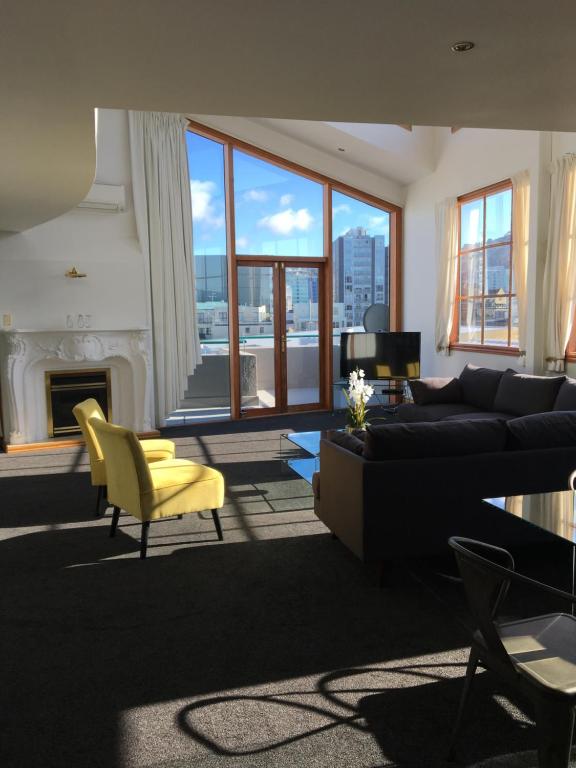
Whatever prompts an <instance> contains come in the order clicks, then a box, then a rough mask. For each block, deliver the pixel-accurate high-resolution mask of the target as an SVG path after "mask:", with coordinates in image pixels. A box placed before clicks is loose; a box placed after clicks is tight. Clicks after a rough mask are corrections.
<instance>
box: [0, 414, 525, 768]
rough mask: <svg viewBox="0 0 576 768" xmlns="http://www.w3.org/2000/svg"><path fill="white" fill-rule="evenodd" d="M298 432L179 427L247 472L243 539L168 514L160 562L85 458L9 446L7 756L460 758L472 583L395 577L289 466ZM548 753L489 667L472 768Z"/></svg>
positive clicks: (184, 760) (340, 766)
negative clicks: (374, 564) (117, 511)
mask: <svg viewBox="0 0 576 768" xmlns="http://www.w3.org/2000/svg"><path fill="white" fill-rule="evenodd" d="M261 426H262V427H264V426H265V424H264V422H261ZM286 426H287V425H286V424H281V425H278V424H277V423H274V424H273V425H272V426H271V427H270V428H268V429H264V428H259V429H258V430H256V431H252V432H249V431H238V430H236V429H234V430H230V431H228V432H224V431H218V432H217V433H216V434H195V435H192V434H189V435H187V436H182V437H179V438H177V443H178V455H179V456H189V457H192V458H195V459H197V460H202V461H206V462H209V463H211V464H213V465H214V466H218V467H219V468H220V469H221V470H222V471H223V472H224V474H225V476H226V480H227V494H228V495H227V503H226V507H225V509H224V510H223V513H222V520H223V527H224V533H225V541H224V542H223V543H219V542H218V541H217V540H216V536H215V533H214V530H213V527H212V523H211V520H210V518H209V516H208V515H203V516H196V515H189V516H187V517H185V518H184V520H182V521H166V522H162V523H157V524H155V525H154V526H152V530H151V535H150V548H149V552H150V556H149V559H148V560H147V561H146V562H141V561H140V560H139V559H138V556H137V551H138V535H139V526H138V524H137V521H135V520H134V519H132V518H130V517H128V516H122V517H121V521H120V530H119V534H118V536H117V537H116V538H115V539H110V538H108V535H107V527H108V524H109V518H107V519H106V520H95V519H94V518H93V517H92V507H93V502H94V493H93V491H92V489H91V488H90V486H89V481H88V475H87V474H86V469H87V458H86V456H85V454H84V453H83V452H81V451H77V450H73V449H68V450H63V451H60V452H54V453H37V454H30V455H21V456H18V455H16V456H0V498H1V500H2V505H1V510H0V578H1V582H0V583H1V585H2V588H1V591H0V623H1V626H0V664H1V667H2V684H1V687H0V718H1V720H0V727H1V738H0V764H1V765H2V766H3V768H51V767H52V766H54V768H84V766H86V767H87V768H88V767H89V768H99V767H100V766H102V768H152V766H154V767H155V768H188V767H190V768H260V767H264V766H267V767H268V766H281V767H282V768H284V767H286V768H287V767H288V766H290V767H292V766H296V767H297V768H299V767H300V766H302V767H303V766H307V767H310V768H316V767H317V768H328V767H329V768H344V766H346V767H349V766H358V767H359V768H377V766H405V767H406V768H424V767H427V766H430V768H441V767H442V766H445V765H447V764H446V763H445V761H444V759H443V756H444V754H445V751H446V745H447V742H448V739H449V735H450V729H451V724H452V721H453V718H454V714H455V711H456V707H457V702H458V697H459V693H460V687H461V682H462V676H463V673H464V665H465V661H466V655H467V647H466V646H467V635H466V632H465V631H464V629H463V628H462V625H461V623H460V620H459V616H458V612H457V611H455V612H454V611H453V610H452V608H451V606H450V602H451V599H452V597H453V596H454V595H456V597H455V603H454V604H457V603H458V600H461V595H459V594H456V593H459V585H458V584H457V583H455V582H452V581H450V580H449V581H448V584H449V587H448V588H447V589H446V590H445V591H444V592H442V589H439V588H438V584H436V583H434V580H433V579H432V578H431V579H430V582H429V583H426V576H425V573H426V570H425V568H423V569H420V570H418V569H412V572H411V571H409V570H407V569H405V568H399V569H398V570H397V571H396V572H395V574H394V578H393V584H392V586H390V587H389V588H387V589H385V590H381V589H378V588H377V587H376V586H375V585H374V583H373V582H372V580H371V577H370V574H368V573H367V572H366V571H365V570H364V569H363V567H362V566H361V564H360V563H359V562H358V561H357V560H356V559H355V558H353V557H352V556H351V555H350V554H349V553H348V552H347V551H346V550H345V549H344V548H343V547H342V546H341V545H340V544H339V542H337V541H334V540H333V539H331V537H330V536H329V534H328V533H327V532H326V529H325V528H323V526H322V525H321V524H320V523H319V522H318V521H317V519H316V518H315V517H314V515H313V511H312V496H311V492H310V487H309V486H308V485H307V484H306V483H305V482H304V481H303V480H301V479H300V478H298V477H296V476H295V475H293V474H292V473H291V471H290V470H289V469H287V468H286V467H285V466H283V464H282V463H281V461H279V458H280V456H281V455H282V452H285V450H286V448H285V446H282V444H281V439H280V434H281V432H283V431H285V429H286ZM284 455H285V453H284ZM411 573H414V574H416V576H413V575H411ZM423 574H424V576H423ZM431 590H432V591H431ZM440 593H442V594H440ZM435 594H438V595H440V597H441V598H442V599H440V600H438V599H436V597H435V596H434V595H435ZM534 744H535V741H534V732H533V727H532V725H531V723H530V721H529V720H528V719H527V718H526V717H525V716H524V715H522V714H521V712H520V710H518V709H516V707H515V706H514V705H513V704H511V703H510V702H509V701H508V700H507V698H505V697H504V695H503V692H502V691H501V690H499V689H497V688H496V687H495V681H494V679H493V678H492V677H491V676H490V675H488V674H487V673H483V674H481V675H479V677H478V681H477V686H476V690H475V696H474V699H473V703H472V706H471V709H470V714H469V718H468V720H467V723H466V727H465V729H464V731H463V734H462V740H461V748H460V751H459V758H460V760H461V764H462V765H466V766H471V765H475V764H478V765H482V766H483V767H484V768H488V767H489V766H493V767H494V768H496V766H498V767H500V766H502V768H503V767H504V766H507V767H508V768H520V766H531V765H535V759H534V752H533V751H531V750H533V749H534Z"/></svg>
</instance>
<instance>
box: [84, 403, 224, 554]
mask: <svg viewBox="0 0 576 768" xmlns="http://www.w3.org/2000/svg"><path fill="white" fill-rule="evenodd" d="M88 424H89V425H90V427H91V428H92V429H93V430H94V432H95V433H96V438H97V440H98V443H99V445H100V447H101V450H102V453H103V455H104V460H105V462H106V479H107V487H108V500H109V501H110V503H111V504H113V505H114V514H113V516H112V526H111V528H110V536H114V534H115V533H116V527H117V525H118V518H119V517H120V510H121V509H124V510H125V511H126V512H129V513H130V514H131V515H134V517H137V518H138V519H139V520H141V521H142V537H141V543H140V557H141V558H142V559H144V558H145V557H146V548H147V545H148V530H149V528H150V522H151V521H152V520H160V519H162V518H165V517H173V516H175V515H177V516H181V515H183V514H186V513H188V512H202V511H203V510H205V509H210V510H211V511H212V518H213V520H214V525H215V528H216V533H217V535H218V539H219V540H220V541H222V539H223V538H224V537H223V534H222V527H221V525H220V518H219V516H218V509H220V508H221V507H222V506H223V504H224V478H223V477H222V475H221V473H220V472H218V471H217V470H216V469H212V468H210V467H205V466H203V465H202V464H196V463H194V462H193V461H188V460H187V459H164V460H163V461H157V462H154V463H148V462H147V461H146V456H145V454H144V451H143V448H142V443H141V442H140V441H139V440H138V438H137V437H136V435H135V434H134V432H132V431H131V430H129V429H124V427H117V426H115V425H114V424H108V423H107V422H106V421H103V420H102V419H99V418H91V419H89V420H88Z"/></svg>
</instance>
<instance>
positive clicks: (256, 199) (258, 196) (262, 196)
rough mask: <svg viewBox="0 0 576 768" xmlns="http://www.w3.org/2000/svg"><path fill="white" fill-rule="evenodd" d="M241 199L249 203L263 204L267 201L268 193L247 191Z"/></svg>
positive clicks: (257, 190) (260, 190)
mask: <svg viewBox="0 0 576 768" xmlns="http://www.w3.org/2000/svg"><path fill="white" fill-rule="evenodd" d="M243 198H244V200H247V201H248V202H250V203H265V202H266V200H268V192H265V191H264V190H263V189H249V190H248V192H244V194H243Z"/></svg>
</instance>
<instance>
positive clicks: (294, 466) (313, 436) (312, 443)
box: [280, 430, 326, 485]
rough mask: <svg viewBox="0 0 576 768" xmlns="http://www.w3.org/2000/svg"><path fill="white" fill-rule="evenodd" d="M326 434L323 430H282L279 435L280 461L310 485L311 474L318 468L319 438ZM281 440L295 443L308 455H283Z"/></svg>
mask: <svg viewBox="0 0 576 768" xmlns="http://www.w3.org/2000/svg"><path fill="white" fill-rule="evenodd" d="M325 434H326V430H324V431H320V430H318V431H315V432H284V433H283V434H281V435H280V453H281V457H282V461H283V462H284V463H285V464H286V465H287V466H288V467H290V469H291V470H293V471H294V472H296V474H297V475H300V477H302V478H303V479H304V480H306V482H307V483H310V485H312V475H313V474H314V472H317V471H318V470H319V469H320V440H321V439H322V437H324V435H325ZM283 440H287V441H288V442H289V443H292V445H296V446H297V447H298V448H301V449H302V450H303V451H306V453H308V454H309V455H308V456H299V457H295V458H285V457H284V446H285V444H284V443H282V441H283Z"/></svg>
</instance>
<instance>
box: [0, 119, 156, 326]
mask: <svg viewBox="0 0 576 768" xmlns="http://www.w3.org/2000/svg"><path fill="white" fill-rule="evenodd" d="M97 146H98V153H97V155H98V160H97V169H96V177H95V181H98V182H100V183H103V184H124V185H125V186H126V191H127V195H126V198H127V210H126V211H125V212H123V213H102V212H94V211H86V210H81V209H74V210H72V211H70V212H69V213H66V214H65V215H64V216H60V217H59V218H57V219H54V220H53V221H50V222H47V223H46V224H42V225H40V226H38V227H33V228H32V229H29V230H27V231H26V232H23V233H20V234H8V233H6V234H3V235H0V317H1V315H3V314H5V313H10V314H12V320H13V326H14V327H15V328H34V329H38V330H58V329H60V328H65V327H66V316H67V315H73V316H74V317H75V318H76V317H77V315H78V314H82V315H87V314H89V315H91V327H92V328H94V329H103V330H106V329H126V328H141V327H147V326H148V325H149V323H148V322H147V318H146V312H147V310H146V301H145V289H144V270H143V263H142V255H141V252H140V248H139V245H138V240H137V237H136V227H135V221H134V214H133V208H132V198H131V194H130V155H129V145H128V121H127V115H126V112H123V111H113V110H101V111H100V112H99V116H98V138H97ZM72 266H76V267H77V269H78V271H79V272H86V274H87V277H86V278H83V279H76V280H73V279H70V278H67V277H65V276H64V273H65V272H66V271H67V270H68V269H70V267H72Z"/></svg>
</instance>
